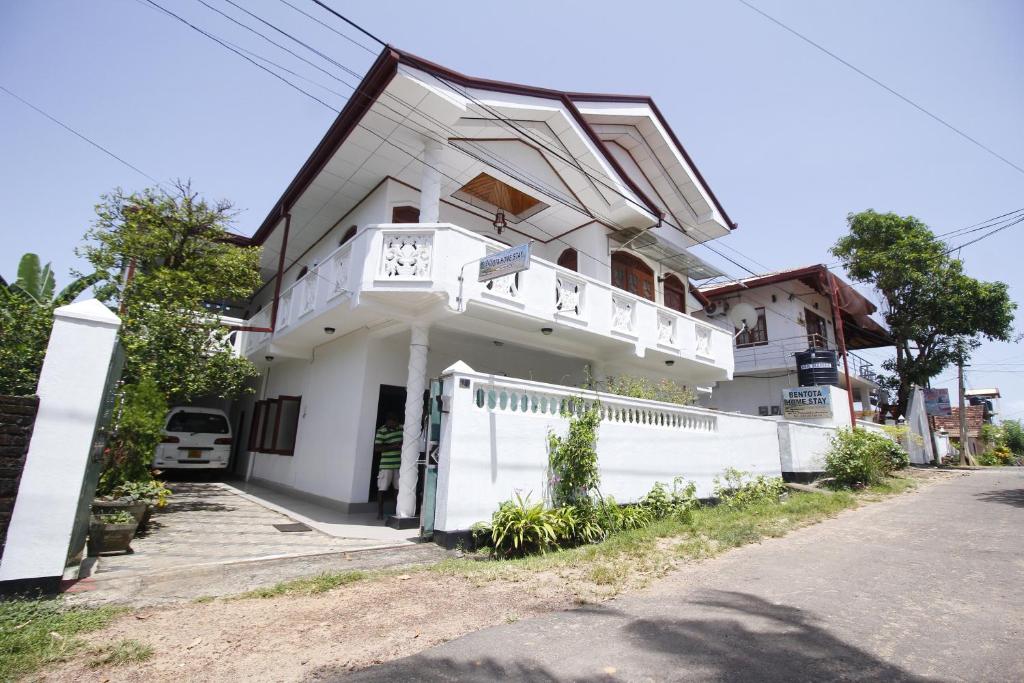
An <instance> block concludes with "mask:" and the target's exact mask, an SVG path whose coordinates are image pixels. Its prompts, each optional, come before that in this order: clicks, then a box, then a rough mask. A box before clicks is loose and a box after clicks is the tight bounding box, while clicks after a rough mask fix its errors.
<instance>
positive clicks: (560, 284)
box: [555, 273, 587, 318]
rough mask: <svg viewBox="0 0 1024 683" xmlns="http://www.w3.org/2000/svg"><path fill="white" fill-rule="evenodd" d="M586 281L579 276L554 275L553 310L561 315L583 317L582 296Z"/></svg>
mask: <svg viewBox="0 0 1024 683" xmlns="http://www.w3.org/2000/svg"><path fill="white" fill-rule="evenodd" d="M586 286H587V283H586V282H585V281H584V280H580V279H579V278H575V277H572V276H571V275H566V274H565V273H558V274H556V275H555V310H556V311H558V312H559V313H561V314H563V315H571V316H575V317H577V318H582V317H583V296H584V292H585V291H586Z"/></svg>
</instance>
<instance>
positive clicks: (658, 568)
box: [428, 478, 914, 589]
mask: <svg viewBox="0 0 1024 683" xmlns="http://www.w3.org/2000/svg"><path fill="white" fill-rule="evenodd" d="M903 481H904V480H903V479H902V478H900V479H899V480H894V481H892V482H888V483H887V484H883V485H879V489H878V491H877V493H878V494H886V493H898V492H901V491H904V490H906V489H907V488H911V487H912V486H913V485H914V484H913V482H911V483H910V484H909V485H907V484H905V483H903ZM861 497H866V496H864V494H854V493H850V492H848V491H839V492H836V493H833V494H831V495H828V494H824V493H804V492H790V493H789V495H788V496H787V498H786V499H785V500H783V501H782V502H767V503H758V504H754V505H749V506H746V507H741V508H734V507H728V506H724V505H717V506H711V507H702V508H698V509H696V510H693V511H691V512H690V514H689V515H688V517H687V518H686V519H685V520H674V519H664V520H661V521H658V522H655V523H654V524H651V525H650V526H647V527H644V528H642V529H634V530H630V531H622V532H619V533H616V534H612V535H611V536H609V537H608V538H607V539H606V540H605V541H604V542H602V543H597V544H593V545H586V546H580V547H576V548H569V549H566V550H556V551H554V552H549V553H547V554H545V555H534V556H531V557H524V558H519V559H514V560H494V559H490V558H488V557H485V556H484V555H482V554H475V555H469V556H467V557H465V558H459V559H448V560H444V561H442V562H439V563H437V564H435V565H432V566H430V567H429V568H428V571H434V572H438V573H441V574H448V575H460V576H466V577H468V578H472V579H474V580H476V581H478V582H485V581H494V580H505V581H523V580H525V579H526V577H527V576H528V575H529V574H530V573H533V572H540V571H547V570H554V571H565V570H569V571H575V572H577V573H578V574H579V575H580V576H581V578H583V579H584V580H587V581H589V582H591V583H593V584H595V585H597V586H601V587H611V588H614V589H620V588H622V587H623V586H625V585H627V584H629V583H630V582H637V581H639V582H640V583H643V582H644V581H645V579H650V578H654V577H656V576H659V575H661V574H663V573H664V572H665V571H667V570H668V569H670V568H671V567H672V566H673V563H674V562H678V561H679V560H684V559H702V558H706V557H713V556H715V555H717V554H719V553H721V552H723V551H725V550H728V549H730V548H736V547H738V546H741V545H746V544H748V543H755V542H757V541H760V540H762V539H764V538H771V537H777V536H783V535H785V534H786V533H788V532H789V531H791V530H793V529H796V528H798V527H801V526H805V525H807V524H810V523H813V522H817V521H820V520H822V519H826V518H828V517H832V516H834V515H835V514H837V513H839V512H841V511H842V510H845V509H847V508H851V507H855V506H856V505H857V501H858V500H859V499H860V498H861Z"/></svg>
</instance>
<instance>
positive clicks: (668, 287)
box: [664, 275, 686, 313]
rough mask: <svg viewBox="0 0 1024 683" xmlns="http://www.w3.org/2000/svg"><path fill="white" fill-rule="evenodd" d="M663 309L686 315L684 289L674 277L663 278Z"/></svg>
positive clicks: (680, 281)
mask: <svg viewBox="0 0 1024 683" xmlns="http://www.w3.org/2000/svg"><path fill="white" fill-rule="evenodd" d="M664 283H665V308H671V309H672V310H673V311H679V312H680V313H686V287H684V286H683V281H682V280H680V279H679V278H677V277H676V276H675V275H668V276H666V277H665V280H664Z"/></svg>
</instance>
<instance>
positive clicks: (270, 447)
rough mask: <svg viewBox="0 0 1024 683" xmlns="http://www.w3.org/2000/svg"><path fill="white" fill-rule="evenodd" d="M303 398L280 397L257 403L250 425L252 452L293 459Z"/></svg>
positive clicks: (250, 447)
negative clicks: (289, 456) (291, 457)
mask: <svg viewBox="0 0 1024 683" xmlns="http://www.w3.org/2000/svg"><path fill="white" fill-rule="evenodd" d="M301 403H302V397H301V396H278V397H277V398H268V399H265V400H263V401H257V402H256V406H255V408H254V409H253V415H252V423H251V424H250V425H249V450H251V451H256V452H258V453H274V454H277V455H292V454H294V453H295V437H296V435H297V434H298V431H299V406H300V405H301Z"/></svg>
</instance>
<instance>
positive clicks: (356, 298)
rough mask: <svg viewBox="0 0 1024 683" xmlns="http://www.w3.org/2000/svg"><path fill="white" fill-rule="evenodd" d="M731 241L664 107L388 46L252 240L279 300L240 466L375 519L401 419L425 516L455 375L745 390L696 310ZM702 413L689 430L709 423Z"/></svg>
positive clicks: (260, 339)
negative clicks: (424, 486) (480, 276)
mask: <svg viewBox="0 0 1024 683" xmlns="http://www.w3.org/2000/svg"><path fill="white" fill-rule="evenodd" d="M670 224H671V225H670ZM499 226H500V227H499ZM733 227H734V226H733V225H732V223H731V221H730V220H729V218H728V216H727V215H726V213H725V211H724V210H723V209H722V207H721V206H720V205H719V203H718V201H717V200H716V199H715V197H714V195H713V194H712V192H711V190H710V188H708V187H707V185H706V183H705V182H704V180H703V178H702V177H701V175H700V173H699V172H698V171H697V169H696V167H694V165H693V163H692V161H691V160H690V158H689V156H688V155H687V153H686V151H685V150H684V149H683V148H682V146H681V145H680V143H679V141H678V140H677V139H676V137H675V135H674V134H673V133H672V131H671V129H670V128H669V127H668V124H667V122H666V121H665V120H664V119H663V117H662V116H661V114H660V113H659V111H658V109H657V107H656V106H655V105H654V102H653V101H652V100H651V99H650V98H647V97H627V96H617V95H595V94H581V93H567V92H560V91H555V90H549V89H542V88H531V87H526V86H521V85H515V84H510V83H500V82H495V81H488V80H480V79H474V78H469V77H467V76H463V75H461V74H458V73H455V72H452V71H450V70H448V69H445V68H443V67H440V66H437V65H435V64H431V63H429V62H427V61H425V60H422V59H420V58H418V57H415V56H413V55H409V54H407V53H404V52H401V51H398V50H395V49H391V48H388V49H386V50H385V51H384V52H383V53H382V54H381V56H380V57H379V58H378V59H377V61H376V63H375V64H374V65H373V67H372V68H371V70H370V72H369V73H368V75H367V76H366V78H365V79H364V80H363V82H362V83H361V85H360V86H359V88H358V89H357V90H356V94H355V95H354V96H353V97H352V98H351V99H350V101H349V103H348V104H347V105H346V107H345V109H344V110H343V111H342V113H341V114H340V116H339V117H338V118H337V120H336V121H335V122H334V123H333V124H332V126H331V127H330V129H329V130H328V132H327V134H326V135H325V137H324V138H323V140H322V141H321V142H320V144H319V145H318V146H317V148H316V149H315V150H314V152H313V154H312V155H311V156H310V157H309V159H308V160H307V161H306V163H305V164H304V165H303V167H302V169H301V170H300V171H299V173H298V175H297V176H296V177H295V179H294V180H293V181H292V182H291V183H290V184H289V186H288V188H287V189H286V190H285V192H284V194H283V195H282V197H281V198H280V200H279V201H278V202H277V204H276V205H275V208H274V209H273V210H272V211H271V213H270V215H269V216H268V217H267V218H266V220H265V221H264V222H263V224H262V226H261V227H260V228H259V230H258V231H257V232H256V233H255V235H254V236H253V237H252V239H251V243H252V244H256V245H261V246H262V247H263V256H262V263H261V269H262V274H263V277H264V285H263V287H262V288H261V289H260V290H259V292H258V293H257V294H256V295H255V297H254V298H253V300H252V301H251V302H250V304H249V307H248V310H247V311H246V313H245V317H246V321H245V327H243V328H242V329H243V330H245V335H244V339H243V340H242V353H243V354H244V355H245V356H247V357H248V358H250V359H251V360H252V361H253V362H255V363H256V364H257V365H258V366H259V368H260V370H261V377H260V380H259V383H258V384H259V385H258V387H256V395H255V397H254V398H253V399H252V400H248V401H245V402H241V403H240V404H239V405H237V406H236V408H235V416H236V420H237V428H238V433H239V434H240V435H242V436H243V441H244V440H245V435H248V440H247V442H245V443H243V444H242V447H241V448H240V449H239V453H238V454H237V456H238V457H237V467H236V471H238V472H239V473H240V474H243V475H245V476H246V477H249V478H252V479H254V480H259V481H260V482H262V483H264V484H270V485H273V486H275V487H277V488H281V489H285V490H287V491H289V492H293V493H299V494H302V495H303V496H306V497H311V498H315V499H317V500H319V501H320V502H326V503H329V504H331V505H333V506H336V507H341V508H343V509H348V510H363V509H369V508H372V506H373V505H374V503H373V500H374V496H375V491H376V483H375V473H376V472H375V468H376V462H375V459H374V456H373V439H374V431H375V429H376V427H377V426H378V425H379V424H381V422H382V420H383V419H384V416H385V414H386V413H387V412H390V411H398V412H399V413H400V414H401V415H402V416H403V422H404V430H405V440H404V442H403V448H402V453H403V456H402V462H403V469H402V474H401V483H402V487H401V491H402V493H401V494H400V495H399V499H398V513H399V516H400V517H410V516H412V515H414V514H415V512H416V509H415V508H416V500H415V499H414V497H413V496H412V491H413V490H415V483H416V482H417V479H418V472H417V467H416V461H417V460H418V459H420V458H421V455H420V453H421V448H422V441H421V424H422V418H423V405H424V402H423V400H422V398H421V397H422V396H423V395H424V391H425V388H426V387H427V386H428V381H429V380H430V379H432V378H437V377H439V376H440V375H441V373H442V371H443V370H444V369H445V368H448V367H449V366H451V365H452V364H454V363H456V362H457V361H462V362H463V363H466V364H468V366H470V367H472V368H473V369H474V370H475V371H476V372H478V373H486V374H488V375H496V376H505V377H508V378H518V379H519V380H526V381H533V382H542V383H546V384H547V385H559V386H562V387H579V386H582V385H584V384H586V383H588V382H590V381H597V382H598V383H599V382H600V381H601V380H602V379H603V378H604V377H606V376H608V375H611V374H618V373H629V374H633V375H642V376H646V377H649V378H652V379H661V378H669V379H672V380H675V381H676V382H678V383H680V384H685V385H688V386H691V387H694V388H696V387H707V386H711V385H713V384H715V383H716V382H724V381H727V380H729V379H731V378H732V374H733V349H732V335H731V333H729V332H728V331H726V330H722V329H720V328H718V327H715V326H714V325H710V324H708V323H707V322H706V321H704V320H701V319H699V318H697V317H694V316H693V315H691V313H693V312H694V311H699V310H701V309H702V307H703V305H704V303H705V302H706V300H705V299H704V297H703V296H702V295H701V294H700V293H699V292H696V291H695V290H694V289H693V288H692V287H691V285H690V279H691V278H694V279H707V278H710V277H713V276H717V275H719V274H720V273H718V271H716V270H715V269H714V268H713V267H711V266H709V265H708V264H706V263H704V262H702V261H701V260H700V259H699V258H697V257H696V256H694V255H693V254H691V253H690V252H689V251H688V248H689V247H691V246H693V245H694V244H696V243H697V242H702V241H707V240H710V239H715V238H718V237H722V236H724V235H727V234H728V233H729V232H730V230H731V229H732V228H733ZM526 242H530V243H531V249H532V258H531V262H530V268H529V270H526V271H524V272H521V273H517V274H514V275H509V276H506V277H503V278H500V279H497V280H492V281H490V282H486V283H481V282H478V281H477V272H478V263H479V260H480V259H481V258H482V257H484V256H486V255H488V254H491V253H494V252H496V251H500V250H503V249H506V248H507V247H509V246H512V245H520V244H524V243H526ZM473 377H474V379H473V381H474V382H478V381H479V378H478V376H477V375H474V376H473ZM467 381H468V380H467ZM530 386H532V387H534V389H536V386H535V385H530ZM519 398H522V400H523V401H524V403H523V405H522V409H523V410H526V409H527V403H526V398H525V397H520V396H519V395H516V397H515V400H519ZM502 407H503V408H504V407H505V406H504V404H503V405H502ZM513 410H515V408H513ZM533 410H534V411H536V410H537V407H536V405H534V406H533ZM623 410H624V411H625V412H624V413H623V415H624V420H625V422H627V423H630V422H632V420H633V417H634V415H635V417H636V419H637V421H643V420H647V419H648V416H646V414H645V413H644V409H643V408H642V407H641V406H639V405H637V406H631V407H626V408H624V409H623ZM634 410H635V411H636V412H635V413H634V412H632V411H634ZM701 414H703V413H700V411H699V409H697V410H695V411H692V414H690V413H688V415H689V417H686V418H685V419H683V418H682V417H678V419H677V417H675V416H673V417H671V420H673V421H676V422H678V425H677V427H676V428H677V429H694V430H697V429H704V428H705V427H704V426H702V425H705V423H706V422H707V421H706V420H705V419H704V418H700V415H701ZM698 418H700V419H698ZM650 419H651V420H652V422H651V423H650V424H651V426H652V427H653V425H654V421H653V420H654V418H653V417H651V418H650ZM659 419H660V418H659ZM665 419H666V420H668V419H669V418H665ZM645 424H647V423H645ZM712 424H713V421H712ZM663 426H664V425H663ZM758 429H761V430H762V431H764V430H766V429H769V428H768V427H764V428H760V427H759V428H758ZM770 431H771V433H772V434H774V426H772V427H771V428H770ZM753 432H757V430H753ZM753 432H751V433H753ZM758 433H759V432H758ZM766 433H767V432H766ZM766 453H767V452H766ZM758 457H761V456H758ZM765 457H767V460H765V462H769V461H770V459H771V457H772V456H771V454H770V453H768V454H766V456H765ZM774 457H776V458H777V454H776V455H775V456H774ZM728 464H729V462H727V459H723V461H722V468H724V467H725V466H727V465H728ZM738 464H743V463H738ZM746 465H747V469H753V470H757V471H776V472H777V468H778V465H777V463H776V464H775V465H774V470H773V468H771V467H769V468H768V469H767V470H764V468H762V467H760V466H759V465H758V464H757V463H746ZM493 466H494V465H493V464H492V467H493ZM719 471H720V470H719ZM675 474H686V472H684V471H677V472H675ZM439 476H441V477H442V478H444V477H445V476H446V473H445V472H442V473H441V474H440V475H439ZM497 476H498V475H497V474H495V475H494V476H493V477H492V478H491V480H490V481H491V482H492V483H493V482H494V481H496V480H497V479H496V477H497ZM666 476H667V478H668V479H670V478H671V476H670V475H669V472H668V471H666V472H663V473H662V478H663V479H665V478H666ZM702 481H703V480H702ZM708 481H710V479H708ZM702 486H704V485H703V484H702ZM705 488H707V487H705ZM631 490H632V489H631ZM535 493H537V494H540V493H541V492H540V490H538V491H536V492H535ZM503 495H504V496H505V497H508V496H509V495H511V491H507V492H505V493H504V494H503ZM438 497H439V500H441V498H442V496H441V493H440V492H439V494H438Z"/></svg>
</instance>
